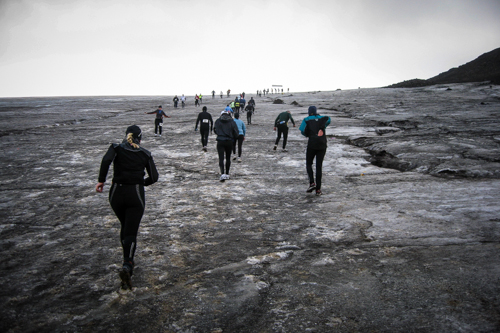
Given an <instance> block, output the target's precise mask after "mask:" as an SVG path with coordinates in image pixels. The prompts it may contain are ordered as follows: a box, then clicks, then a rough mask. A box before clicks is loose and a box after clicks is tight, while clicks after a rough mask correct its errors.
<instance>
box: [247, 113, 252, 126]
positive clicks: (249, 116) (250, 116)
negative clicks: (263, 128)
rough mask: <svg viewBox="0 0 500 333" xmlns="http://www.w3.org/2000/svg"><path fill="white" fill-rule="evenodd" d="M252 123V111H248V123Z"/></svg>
mask: <svg viewBox="0 0 500 333" xmlns="http://www.w3.org/2000/svg"><path fill="white" fill-rule="evenodd" d="M251 123H252V113H251V112H248V111H247V124H251Z"/></svg>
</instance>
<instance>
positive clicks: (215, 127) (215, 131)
mask: <svg viewBox="0 0 500 333" xmlns="http://www.w3.org/2000/svg"><path fill="white" fill-rule="evenodd" d="M214 133H215V134H217V120H216V121H215V124H214Z"/></svg>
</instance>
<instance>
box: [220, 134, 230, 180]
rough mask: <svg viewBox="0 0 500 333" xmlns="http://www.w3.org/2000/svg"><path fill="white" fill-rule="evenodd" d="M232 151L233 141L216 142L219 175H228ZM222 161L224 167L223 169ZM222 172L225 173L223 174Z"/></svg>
mask: <svg viewBox="0 0 500 333" xmlns="http://www.w3.org/2000/svg"><path fill="white" fill-rule="evenodd" d="M232 150H233V140H224V141H217V153H219V168H220V173H221V174H224V173H225V174H227V175H229V168H230V167H231V151H232ZM224 159H225V160H226V166H225V168H224ZM224 170H225V171H226V172H224Z"/></svg>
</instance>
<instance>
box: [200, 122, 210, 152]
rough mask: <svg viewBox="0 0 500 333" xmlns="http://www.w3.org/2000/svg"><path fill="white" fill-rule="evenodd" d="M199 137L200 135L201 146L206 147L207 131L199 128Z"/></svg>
mask: <svg viewBox="0 0 500 333" xmlns="http://www.w3.org/2000/svg"><path fill="white" fill-rule="evenodd" d="M200 135H201V145H202V146H203V147H206V146H207V144H208V130H207V129H206V128H204V127H203V126H202V127H200Z"/></svg>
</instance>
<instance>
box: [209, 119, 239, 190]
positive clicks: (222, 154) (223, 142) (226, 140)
mask: <svg viewBox="0 0 500 333" xmlns="http://www.w3.org/2000/svg"><path fill="white" fill-rule="evenodd" d="M214 133H215V134H217V153H218V154H219V168H220V173H221V176H220V181H221V182H223V181H225V180H227V179H229V169H230V168H231V151H232V150H233V142H234V141H235V140H236V138H237V137H238V135H239V131H238V126H236V123H235V122H234V120H233V118H231V116H230V115H229V112H227V111H226V110H224V111H222V112H221V116H220V118H219V119H217V120H216V121H215V125H214ZM224 159H225V160H226V165H225V166H224Z"/></svg>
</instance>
